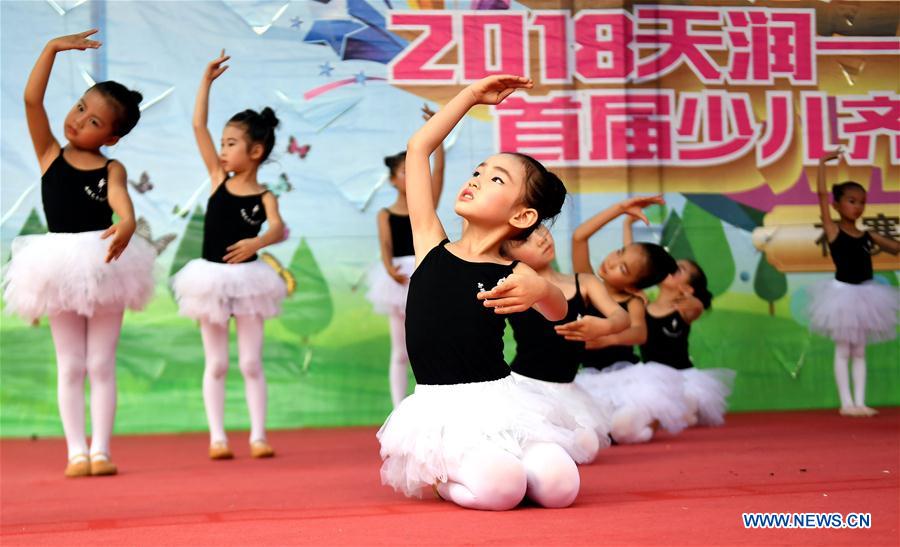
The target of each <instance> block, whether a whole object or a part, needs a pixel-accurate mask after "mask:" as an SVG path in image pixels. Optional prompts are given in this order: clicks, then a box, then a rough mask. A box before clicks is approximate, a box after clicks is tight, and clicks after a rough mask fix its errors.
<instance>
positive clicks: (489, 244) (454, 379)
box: [378, 76, 579, 510]
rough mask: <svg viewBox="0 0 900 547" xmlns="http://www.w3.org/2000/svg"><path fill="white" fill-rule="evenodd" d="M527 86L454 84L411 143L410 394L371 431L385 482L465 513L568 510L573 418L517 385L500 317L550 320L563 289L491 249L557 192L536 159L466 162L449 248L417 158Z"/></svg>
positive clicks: (556, 204)
mask: <svg viewBox="0 0 900 547" xmlns="http://www.w3.org/2000/svg"><path fill="white" fill-rule="evenodd" d="M531 86H532V83H531V80H529V79H527V78H522V77H518V76H491V77H488V78H485V79H483V80H480V81H478V82H476V83H474V84H472V85H470V86H468V87H467V88H465V89H463V90H462V91H461V92H460V93H459V94H458V95H456V97H454V98H453V99H452V100H451V101H450V102H449V103H447V105H446V106H444V108H442V109H441V110H440V111H439V112H438V113H437V114H435V116H434V117H433V118H431V119H430V120H429V121H428V122H427V123H426V124H425V126H424V127H422V128H421V129H420V130H419V131H418V132H416V134H415V135H413V136H412V138H411V139H410V140H409V144H408V147H407V151H406V194H407V203H408V205H409V217H410V222H411V224H412V229H413V246H414V248H415V254H416V263H417V266H416V270H415V272H414V273H413V275H412V277H411V278H410V286H409V298H408V301H407V307H406V313H407V316H406V342H407V347H408V349H409V356H410V362H411V364H412V369H413V373H414V374H415V377H416V382H417V384H416V388H415V391H414V393H413V394H412V395H410V396H409V397H407V398H406V399H404V400H403V401H402V402H401V403H400V405H399V406H398V407H397V408H396V409H395V410H394V411H393V412H392V413H391V415H390V416H389V417H388V419H387V421H386V422H385V424H384V425H383V426H382V428H381V430H380V431H379V432H378V438H379V440H380V442H381V457H382V459H383V460H384V462H383V465H382V468H381V477H382V481H383V482H384V483H385V484H388V485H391V486H393V487H394V488H395V489H396V490H400V491H403V492H404V493H406V494H407V495H421V492H422V490H423V489H426V488H429V487H432V486H433V487H434V489H435V491H436V493H438V495H440V496H441V497H442V498H444V499H448V500H451V501H453V502H454V503H457V504H459V505H461V506H463V507H469V508H476V509H489V510H506V509H511V508H512V507H515V506H516V505H517V504H518V503H519V502H520V501H521V500H522V499H523V496H525V495H526V492H527V495H528V496H529V497H530V498H531V499H533V500H534V501H535V502H537V503H538V504H540V505H543V506H546V507H565V506H567V505H569V504H571V503H572V501H573V500H574V499H575V496H576V495H577V493H578V487H579V476H578V469H577V467H576V466H575V462H573V461H572V459H571V458H570V457H569V455H568V454H567V453H566V450H565V449H564V448H563V447H562V446H560V444H557V443H562V444H570V443H573V438H574V435H573V433H572V430H571V428H572V424H571V422H572V418H571V417H570V416H562V415H560V414H559V412H558V410H557V409H556V408H555V406H554V404H553V403H552V401H550V400H549V399H547V398H546V397H542V396H540V395H538V394H534V393H530V392H528V391H526V390H524V389H522V388H520V387H517V386H516V384H515V381H514V380H513V379H512V377H511V376H510V372H509V367H508V366H507V364H506V363H505V362H504V360H503V330H504V326H505V320H504V318H505V315H506V314H510V313H518V312H521V311H525V310H527V309H528V308H531V307H532V306H534V307H535V309H537V310H538V311H539V312H540V313H541V314H542V315H544V316H545V317H547V319H549V320H552V321H555V320H559V319H561V318H562V317H563V316H565V313H566V301H565V297H564V296H563V294H562V292H560V290H559V289H557V288H556V287H554V286H553V285H552V284H551V283H548V282H547V281H546V280H544V279H543V278H541V277H539V276H537V275H535V273H534V271H533V270H531V269H530V268H528V267H527V266H525V265H523V264H521V263H518V262H512V263H510V262H509V261H507V260H505V259H504V258H503V257H502V256H501V254H500V246H501V244H502V243H503V241H504V240H506V239H508V238H510V237H520V238H524V237H527V236H528V234H529V232H530V231H531V230H532V229H534V227H536V226H537V225H538V224H539V223H540V222H541V221H543V220H544V219H548V218H551V217H553V216H555V215H556V214H557V213H559V211H560V208H561V207H562V203H563V200H564V199H565V194H566V191H565V187H564V186H563V184H562V182H561V181H560V180H559V179H558V178H557V177H556V176H555V175H553V174H552V173H550V172H548V171H547V170H546V169H545V168H544V167H543V166H542V165H541V164H540V163H538V162H537V161H535V160H533V159H532V158H529V157H528V156H523V155H519V154H497V155H494V156H491V157H489V158H487V159H486V160H485V161H484V162H482V163H481V164H479V165H478V166H477V167H476V168H475V172H474V173H473V175H472V177H471V178H470V179H469V180H468V181H467V182H466V183H465V185H464V186H463V187H462V188H461V189H460V192H459V194H458V195H457V199H456V204H455V211H456V213H457V214H459V215H460V216H461V217H463V218H464V219H465V222H464V227H463V232H462V236H461V238H460V239H459V240H458V241H455V242H452V243H451V242H449V241H448V240H447V236H446V233H445V231H444V228H443V226H442V225H441V222H440V220H439V219H438V217H437V214H436V213H435V210H434V196H433V195H432V190H431V173H430V169H429V165H428V157H429V156H430V155H431V153H432V152H433V151H434V150H435V149H436V148H437V147H438V146H439V145H440V143H441V141H443V140H444V139H445V138H446V137H447V135H448V134H449V133H450V131H451V130H452V129H453V127H454V126H455V125H456V124H457V123H458V122H459V120H460V119H462V117H463V116H464V115H465V114H466V112H468V110H469V109H470V108H472V107H473V106H475V105H477V104H498V103H499V102H501V101H502V100H503V99H505V98H506V97H507V96H508V95H509V94H511V93H512V92H513V91H515V90H516V89H519V88H528V87H531Z"/></svg>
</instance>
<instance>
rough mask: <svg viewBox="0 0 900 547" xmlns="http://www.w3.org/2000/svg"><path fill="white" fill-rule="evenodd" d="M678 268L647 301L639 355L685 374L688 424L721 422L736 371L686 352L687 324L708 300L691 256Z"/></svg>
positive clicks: (628, 235)
mask: <svg viewBox="0 0 900 547" xmlns="http://www.w3.org/2000/svg"><path fill="white" fill-rule="evenodd" d="M633 223H634V218H633V217H628V218H626V219H625V225H624V229H623V240H624V241H623V243H624V244H625V245H630V244H631V243H632V242H633V232H632V224H633ZM677 264H678V271H676V272H675V273H673V274H671V275H669V276H668V277H666V278H665V279H663V280H662V281H661V282H660V283H659V295H658V296H657V298H656V300H654V301H653V302H651V303H650V304H648V305H647V311H646V320H647V340H646V341H645V342H644V343H643V344H641V360H642V361H643V362H644V363H658V364H662V365H667V366H670V367H672V368H674V369H677V370H678V371H679V372H680V373H681V375H682V378H683V379H684V396H685V399H686V401H687V404H688V407H689V415H688V425H695V424H698V423H699V424H700V425H722V424H723V423H724V422H725V409H726V408H727V406H728V405H727V403H726V399H727V398H728V395H730V394H731V386H732V384H733V383H734V371H733V370H730V369H724V368H717V369H703V370H701V369H698V368H694V364H693V363H692V362H691V357H690V355H689V352H688V341H689V337H690V333H691V323H693V322H694V321H696V320H697V319H699V318H700V315H701V314H702V313H703V311H704V310H706V309H709V307H710V305H711V304H712V294H711V293H710V292H709V289H708V287H707V280H706V274H705V273H704V272H703V269H701V268H700V266H698V265H697V263H696V262H694V261H692V260H684V259H682V260H678V261H677Z"/></svg>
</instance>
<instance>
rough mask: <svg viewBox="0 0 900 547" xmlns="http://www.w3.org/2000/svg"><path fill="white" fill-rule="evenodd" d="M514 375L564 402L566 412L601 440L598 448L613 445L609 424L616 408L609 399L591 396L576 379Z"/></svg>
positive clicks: (526, 386) (526, 385) (524, 386)
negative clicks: (561, 380)
mask: <svg viewBox="0 0 900 547" xmlns="http://www.w3.org/2000/svg"><path fill="white" fill-rule="evenodd" d="M512 376H513V378H515V380H516V382H517V383H518V384H519V385H520V386H521V387H522V389H526V390H530V391H535V392H537V393H539V394H541V395H544V396H546V397H549V398H550V399H551V400H552V401H553V402H554V403H556V404H557V405H559V406H560V408H561V409H562V411H563V412H565V413H566V414H569V415H571V416H572V418H574V419H575V426H576V427H577V428H584V429H589V430H592V431H594V432H595V433H596V434H597V439H598V440H599V442H600V444H599V446H598V450H602V449H604V448H608V447H609V445H610V442H609V424H610V421H611V420H612V413H613V409H612V406H611V405H610V404H609V403H608V402H602V403H601V402H598V401H595V400H593V399H591V396H590V395H588V393H587V392H586V391H585V390H583V389H582V388H581V387H580V386H579V385H578V384H576V383H575V382H567V383H561V382H546V381H544V380H537V379H535V378H529V377H528V376H522V375H521V374H517V373H515V372H513V373H512ZM573 458H574V456H573ZM575 461H577V462H578V463H585V462H583V461H578V460H575Z"/></svg>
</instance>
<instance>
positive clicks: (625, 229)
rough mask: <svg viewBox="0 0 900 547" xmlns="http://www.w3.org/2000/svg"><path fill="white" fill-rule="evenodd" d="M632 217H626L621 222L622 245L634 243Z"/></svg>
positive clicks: (633, 219)
mask: <svg viewBox="0 0 900 547" xmlns="http://www.w3.org/2000/svg"><path fill="white" fill-rule="evenodd" d="M635 220H637V219H635V218H634V217H631V216H630V217H626V218H625V221H624V222H623V223H622V245H631V244H632V243H634V221H635Z"/></svg>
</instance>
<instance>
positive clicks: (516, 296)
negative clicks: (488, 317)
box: [478, 273, 547, 314]
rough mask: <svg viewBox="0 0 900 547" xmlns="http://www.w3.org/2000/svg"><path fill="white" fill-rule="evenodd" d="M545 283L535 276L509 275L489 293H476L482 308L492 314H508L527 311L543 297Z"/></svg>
mask: <svg viewBox="0 0 900 547" xmlns="http://www.w3.org/2000/svg"><path fill="white" fill-rule="evenodd" d="M546 283H547V282H546V281H544V280H543V279H541V278H540V277H538V276H536V275H522V274H515V273H513V274H509V275H508V276H506V277H505V278H503V279H501V280H500V281H499V282H498V283H497V286H496V287H494V288H493V289H491V290H489V291H481V292H480V293H478V299H479V300H484V306H485V307H487V308H494V313H498V314H509V313H519V312H523V311H525V310H527V309H528V308H530V307H531V306H533V305H534V303H535V302H537V301H538V300H540V299H541V298H543V297H544V292H545V288H546Z"/></svg>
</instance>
